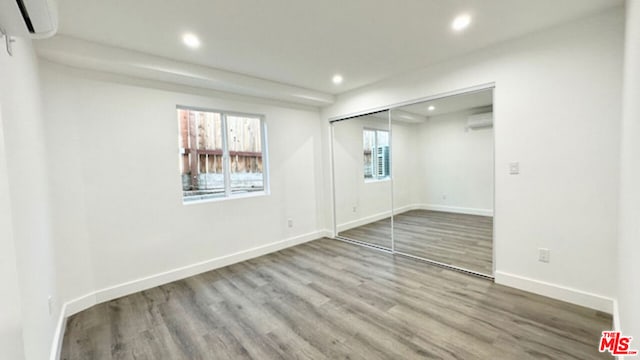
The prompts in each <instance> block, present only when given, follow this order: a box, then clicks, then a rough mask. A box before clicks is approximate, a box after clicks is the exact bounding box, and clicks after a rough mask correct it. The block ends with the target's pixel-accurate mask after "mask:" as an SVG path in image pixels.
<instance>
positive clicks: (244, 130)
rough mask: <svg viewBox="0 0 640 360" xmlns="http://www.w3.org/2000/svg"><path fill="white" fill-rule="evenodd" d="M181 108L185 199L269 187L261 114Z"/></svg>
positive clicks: (215, 196) (180, 124)
mask: <svg viewBox="0 0 640 360" xmlns="http://www.w3.org/2000/svg"><path fill="white" fill-rule="evenodd" d="M177 111H178V126H179V134H178V140H179V143H180V174H181V177H182V194H183V195H182V199H183V201H184V202H190V201H196V200H208V199H216V198H225V197H233V196H237V195H241V194H249V193H255V192H264V191H265V189H266V188H267V186H266V184H267V178H266V175H265V174H266V173H265V163H266V162H265V159H266V156H265V154H266V144H265V138H264V133H265V128H264V121H263V119H262V117H261V116H258V115H244V114H242V115H241V114H234V113H227V112H221V111H208V110H196V109H189V108H182V107H178V109H177Z"/></svg>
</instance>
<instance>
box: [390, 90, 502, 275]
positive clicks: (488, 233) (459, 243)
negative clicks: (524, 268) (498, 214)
mask: <svg viewBox="0 0 640 360" xmlns="http://www.w3.org/2000/svg"><path fill="white" fill-rule="evenodd" d="M492 104H493V91H492V90H486V91H481V92H474V93H469V94H462V95H457V96H452V97H447V98H442V99H438V100H434V101H428V102H424V103H418V104H413V105H409V106H404V107H401V108H397V109H392V110H391V118H392V134H393V135H392V136H393V139H392V143H393V151H392V154H393V159H392V160H393V164H394V169H393V171H394V172H393V178H394V181H393V191H394V220H393V221H394V230H393V231H394V241H395V249H396V251H397V252H399V253H405V254H409V255H412V256H417V257H420V258H424V259H428V260H431V261H436V262H439V263H443V264H446V265H449V266H454V267H458V268H463V269H466V270H471V271H473V272H477V273H481V274H486V275H492V273H493V263H492V259H493V217H492V216H493V170H494V166H493V127H492Z"/></svg>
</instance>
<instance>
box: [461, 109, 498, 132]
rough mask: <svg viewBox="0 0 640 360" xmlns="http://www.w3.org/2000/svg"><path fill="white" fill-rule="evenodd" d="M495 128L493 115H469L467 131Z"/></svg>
mask: <svg viewBox="0 0 640 360" xmlns="http://www.w3.org/2000/svg"><path fill="white" fill-rule="evenodd" d="M492 126H493V113H492V112H488V113H482V114H474V115H469V117H468V118H467V129H472V130H475V129H484V128H490V127H492Z"/></svg>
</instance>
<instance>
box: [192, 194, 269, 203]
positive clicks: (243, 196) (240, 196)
mask: <svg viewBox="0 0 640 360" xmlns="http://www.w3.org/2000/svg"><path fill="white" fill-rule="evenodd" d="M268 195H269V192H267V191H254V192H248V193H240V194H235V195H231V196H221V197H215V198H211V199H199V200H189V201H184V199H183V200H182V205H198V204H206V203H212V202H222V201H229V200H236V199H247V198H254V197H262V196H268Z"/></svg>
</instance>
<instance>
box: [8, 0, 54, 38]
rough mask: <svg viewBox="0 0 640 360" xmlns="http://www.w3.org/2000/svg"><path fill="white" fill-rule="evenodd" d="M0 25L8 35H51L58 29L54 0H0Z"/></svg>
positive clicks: (37, 36) (44, 36)
mask: <svg viewBox="0 0 640 360" xmlns="http://www.w3.org/2000/svg"><path fill="white" fill-rule="evenodd" d="M0 27H1V28H3V29H4V30H5V32H6V33H7V34H9V35H10V36H22V37H31V38H36V39H42V38H47V37H51V36H53V35H55V33H56V31H57V30H58V12H57V7H56V4H55V0H14V1H5V0H3V1H0Z"/></svg>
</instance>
